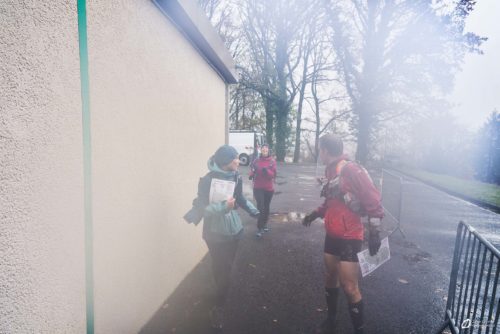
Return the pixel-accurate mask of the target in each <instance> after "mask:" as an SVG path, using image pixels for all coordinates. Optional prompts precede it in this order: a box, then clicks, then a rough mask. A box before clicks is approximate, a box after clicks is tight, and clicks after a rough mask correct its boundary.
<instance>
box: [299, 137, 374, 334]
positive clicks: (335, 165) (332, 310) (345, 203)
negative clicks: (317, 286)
mask: <svg viewBox="0 0 500 334" xmlns="http://www.w3.org/2000/svg"><path fill="white" fill-rule="evenodd" d="M319 144H320V159H321V160H322V162H323V163H324V164H325V165H326V169H325V177H326V179H325V184H324V185H323V189H322V191H321V196H322V197H325V201H324V203H323V205H321V206H320V207H319V208H317V209H316V210H314V211H313V212H312V213H310V214H308V215H307V216H306V217H305V218H304V220H303V222H302V223H303V224H304V225H305V226H310V225H311V223H312V221H314V220H315V219H316V218H320V217H321V218H324V221H325V229H326V237H325V247H324V258H325V266H326V275H325V291H326V302H327V305H328V317H327V319H326V320H325V321H324V322H323V324H322V325H321V328H320V329H319V330H318V333H325V334H326V333H333V331H334V324H335V316H336V313H337V299H338V294H339V287H342V290H344V293H345V294H346V297H347V299H348V301H349V313H350V315H351V320H352V324H353V326H354V330H355V333H356V334H362V333H363V326H364V323H363V300H362V297H361V292H360V290H359V285H358V276H359V263H358V258H357V253H358V252H360V251H361V246H362V243H363V236H364V231H363V224H362V223H361V217H363V216H368V221H369V227H368V228H369V240H368V243H369V249H370V254H371V255H375V254H376V253H377V252H378V249H379V248H380V237H379V232H378V228H379V226H380V220H381V219H382V218H383V216H384V209H383V208H382V205H381V196H380V192H379V191H378V190H377V189H376V188H375V186H374V185H373V182H372V180H371V178H370V176H369V175H368V173H367V172H366V170H365V169H364V168H363V167H361V166H360V165H358V164H357V163H355V162H352V161H349V160H348V159H347V156H346V155H344V154H343V143H342V140H341V139H340V138H338V137H336V136H333V135H325V136H323V137H321V138H320V142H319Z"/></svg>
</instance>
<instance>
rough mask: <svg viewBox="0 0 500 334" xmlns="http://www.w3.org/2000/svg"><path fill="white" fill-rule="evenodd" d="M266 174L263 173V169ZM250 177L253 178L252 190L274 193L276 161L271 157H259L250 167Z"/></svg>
mask: <svg viewBox="0 0 500 334" xmlns="http://www.w3.org/2000/svg"><path fill="white" fill-rule="evenodd" d="M264 168H265V169H266V171H267V173H264V171H263V169H264ZM250 176H252V177H253V187H254V189H264V190H267V191H274V178H275V177H276V161H274V159H273V158H272V157H270V156H269V157H262V156H261V157H259V158H258V159H255V160H254V161H253V162H252V164H251V165H250Z"/></svg>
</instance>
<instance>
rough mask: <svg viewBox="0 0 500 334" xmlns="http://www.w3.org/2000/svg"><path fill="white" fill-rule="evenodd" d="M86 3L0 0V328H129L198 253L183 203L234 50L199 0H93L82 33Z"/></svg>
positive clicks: (222, 100)
mask: <svg viewBox="0 0 500 334" xmlns="http://www.w3.org/2000/svg"><path fill="white" fill-rule="evenodd" d="M78 2H79V3H83V4H84V3H85V1H83V0H79V1H78ZM83 8H85V7H83ZM84 15H85V11H84V10H82V7H80V10H77V1H67V0H52V1H35V2H32V1H30V2H18V1H7V2H5V1H3V2H1V3H0V22H2V29H1V30H0V300H1V303H0V332H1V333H84V332H85V330H86V327H87V326H92V327H94V325H95V332H96V333H103V334H109V333H120V334H123V333H137V332H138V331H139V330H140V329H141V327H142V326H144V324H146V323H147V321H148V320H149V319H150V318H151V317H152V316H153V315H154V314H155V312H156V311H157V310H158V309H159V308H160V307H161V306H162V305H163V303H164V301H165V300H166V299H167V298H168V297H169V295H171V294H172V292H173V291H174V290H175V289H176V287H177V286H178V284H179V283H180V282H181V281H182V280H183V279H184V278H185V277H186V276H187V275H188V273H189V272H190V271H191V270H192V269H193V268H194V267H195V265H196V264H197V263H198V262H199V261H200V260H201V259H202V257H203V256H204V255H205V254H206V246H205V244H204V243H203V242H202V239H201V230H202V229H201V227H200V226H198V227H196V228H195V227H194V226H191V225H188V224H186V223H185V222H184V221H183V220H182V216H183V214H184V213H185V212H186V211H187V210H188V209H189V207H190V205H191V200H192V199H193V197H194V196H195V194H196V187H197V183H198V178H199V177H200V176H202V175H203V174H204V173H205V172H206V161H207V159H208V157H209V156H210V155H211V154H212V153H213V152H214V151H215V149H216V148H217V147H218V146H219V145H221V144H223V143H224V142H226V141H227V128H228V124H227V108H228V104H227V97H228V84H231V83H235V82H236V74H235V70H234V64H233V61H232V59H231V57H230V55H229V53H228V52H227V51H226V50H225V49H224V46H223V43H222V42H221V40H220V39H219V37H218V35H217V34H216V32H215V30H214V29H213V28H212V27H211V25H210V23H209V21H208V20H207V18H206V17H205V16H204V15H203V13H202V12H201V11H200V10H199V9H198V8H197V7H196V4H195V2H194V1H192V0H165V1H160V0H158V1H149V0H123V1H107V0H89V1H87V4H86V15H87V21H86V22H87V32H88V36H87V38H85V36H84V34H82V31H83V30H82V29H81V30H80V31H79V29H78V22H79V19H80V22H84V21H82V18H83V16H84ZM81 28H82V26H81ZM79 32H80V33H79ZM79 42H81V43H82V44H81V45H85V44H87V45H88V52H86V50H84V49H82V48H80V47H79ZM79 51H81V52H82V53H81V55H82V57H80V54H79ZM86 55H88V65H89V66H88V74H89V87H90V90H89V91H88V92H86V91H85V89H84V88H85V84H83V85H82V82H84V81H82V79H84V77H82V76H81V75H80V70H81V69H82V70H83V72H82V73H84V72H85V71H86V70H87V69H86V68H84V67H85V62H84V61H83V59H84V58H85V56H86ZM82 64H83V65H82ZM81 66H83V67H81ZM82 88H83V89H82ZM82 101H83V102H85V103H87V102H89V105H88V106H89V109H88V112H89V114H90V123H88V122H87V123H86V122H84V121H82V114H83V113H84V112H85V111H82V110H85V108H82ZM86 131H87V132H88V133H90V136H91V137H90V138H91V141H90V145H89V143H86V142H84V141H83V140H82V138H83V133H84V132H86ZM89 157H90V158H89ZM84 164H87V165H88V166H90V167H91V168H90V169H84ZM89 171H90V173H87V174H86V172H89ZM85 189H87V191H86V190H85ZM85 195H87V196H88V197H87V200H85V198H84V196H85ZM84 203H90V204H91V207H90V206H87V207H84ZM86 217H87V218H86ZM86 233H87V234H88V235H87V238H86ZM92 273H93V280H90V279H87V280H86V274H87V275H90V276H92ZM86 298H88V299H87V300H93V301H94V303H93V304H91V303H88V304H87V302H86ZM86 305H88V306H89V308H88V309H86Z"/></svg>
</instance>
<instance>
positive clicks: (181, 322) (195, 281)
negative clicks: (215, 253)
mask: <svg viewBox="0 0 500 334" xmlns="http://www.w3.org/2000/svg"><path fill="white" fill-rule="evenodd" d="M214 301H215V283H214V280H213V276H212V271H211V258H210V255H209V254H208V253H207V254H206V255H205V256H204V257H203V259H202V260H201V261H200V262H199V263H198V264H197V265H196V267H195V268H194V269H193V270H192V271H191V272H190V273H189V274H188V275H187V276H186V278H185V279H184V280H183V281H182V282H181V283H180V284H179V286H178V287H177V289H175V291H174V292H173V293H172V294H171V295H170V296H169V297H168V298H167V299H166V300H165V301H164V303H163V305H162V307H161V308H160V309H159V310H157V311H156V313H155V314H154V315H153V317H152V318H151V319H150V320H149V321H148V322H147V323H146V324H145V325H144V326H143V327H142V329H141V330H140V332H139V333H140V334H157V333H162V334H166V333H176V334H179V333H180V334H206V333H210V334H211V333H214V331H213V329H212V328H211V326H210V318H209V311H210V309H211V308H212V306H213V305H214Z"/></svg>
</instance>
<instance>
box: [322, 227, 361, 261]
mask: <svg viewBox="0 0 500 334" xmlns="http://www.w3.org/2000/svg"><path fill="white" fill-rule="evenodd" d="M362 245H363V241H362V240H352V239H334V238H332V237H330V236H329V235H328V234H326V236H325V253H327V254H331V255H335V256H338V257H340V261H346V262H359V261H358V255H357V254H358V253H359V252H360V251H361V247H362Z"/></svg>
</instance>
